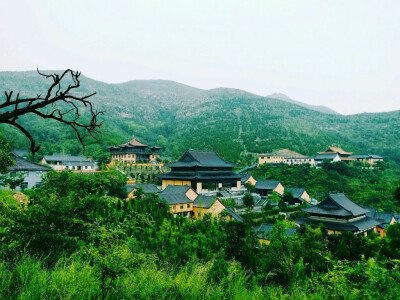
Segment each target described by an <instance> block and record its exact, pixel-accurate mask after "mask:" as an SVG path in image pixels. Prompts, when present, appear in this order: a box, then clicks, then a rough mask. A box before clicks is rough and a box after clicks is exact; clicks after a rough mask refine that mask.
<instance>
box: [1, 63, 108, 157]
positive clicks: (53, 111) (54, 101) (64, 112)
mask: <svg viewBox="0 0 400 300" xmlns="http://www.w3.org/2000/svg"><path fill="white" fill-rule="evenodd" d="M37 71H38V73H39V75H41V76H43V77H45V78H47V79H51V80H52V81H53V82H52V84H51V85H50V87H49V88H48V90H47V91H46V92H45V95H44V96H42V95H41V94H39V95H36V97H27V98H20V96H19V93H17V95H16V96H15V97H13V94H14V92H13V91H10V92H7V91H5V100H4V101H3V102H2V103H0V110H1V113H0V124H9V125H11V126H14V127H16V128H18V129H19V130H20V131H21V132H22V133H23V134H24V135H25V136H26V137H27V138H28V139H29V141H30V143H31V147H30V149H31V152H32V154H34V153H35V152H37V151H38V150H39V148H40V145H38V146H37V145H36V141H35V139H34V138H33V137H32V135H31V133H30V132H29V131H28V130H27V129H26V128H24V127H23V126H22V125H20V124H19V123H18V118H19V117H21V116H23V115H26V114H30V113H31V114H34V115H37V116H39V117H41V118H44V119H52V120H56V121H58V122H60V123H63V124H66V125H68V126H70V127H71V128H72V129H73V130H74V131H75V133H76V135H77V137H78V139H79V142H80V143H81V145H82V147H83V148H84V149H85V145H84V139H85V137H87V136H88V135H90V136H92V137H93V138H94V133H96V132H98V131H97V130H98V128H99V127H100V126H101V125H102V124H103V122H100V121H99V120H98V119H97V118H98V116H99V115H101V114H103V112H102V111H96V110H95V109H94V107H93V105H92V103H91V102H90V101H89V100H87V99H88V98H90V97H92V96H93V95H95V94H96V93H92V94H89V95H86V96H79V95H78V94H74V93H72V92H73V91H74V90H75V89H77V88H79V87H80V80H79V77H80V75H81V73H79V72H74V71H72V70H70V69H68V70H65V71H64V72H63V73H62V74H61V75H59V74H51V75H46V74H43V73H41V72H40V71H39V70H37ZM80 108H89V112H90V120H89V122H86V121H85V120H82V118H80V117H81V113H80Z"/></svg>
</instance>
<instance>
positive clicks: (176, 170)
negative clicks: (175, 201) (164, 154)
mask: <svg viewBox="0 0 400 300" xmlns="http://www.w3.org/2000/svg"><path fill="white" fill-rule="evenodd" d="M167 166H168V167H170V168H171V172H170V173H166V174H162V175H159V177H160V178H161V180H162V190H164V189H165V188H166V187H167V186H169V185H188V186H191V187H192V188H193V189H194V190H195V191H196V192H197V193H201V192H208V191H222V190H239V189H240V188H241V177H242V176H241V175H240V174H236V173H234V172H233V171H232V170H233V167H234V166H235V165H234V164H231V163H228V162H225V161H224V160H223V159H222V158H221V157H220V156H219V155H218V154H217V153H216V152H214V151H196V150H187V151H186V152H185V154H184V155H183V156H182V157H181V159H179V160H178V161H176V162H174V163H171V164H168V165H167Z"/></svg>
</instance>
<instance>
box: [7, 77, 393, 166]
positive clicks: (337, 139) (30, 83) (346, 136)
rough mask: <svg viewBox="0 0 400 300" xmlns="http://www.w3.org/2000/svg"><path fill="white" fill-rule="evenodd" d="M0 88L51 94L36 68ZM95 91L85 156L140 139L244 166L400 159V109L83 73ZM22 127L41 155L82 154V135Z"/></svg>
mask: <svg viewBox="0 0 400 300" xmlns="http://www.w3.org/2000/svg"><path fill="white" fill-rule="evenodd" d="M0 84H1V85H0V90H1V93H2V94H3V91H4V90H7V91H10V90H14V91H15V92H17V91H20V92H21V97H23V96H31V95H36V94H38V93H41V94H43V93H44V92H45V91H47V87H48V86H49V82H48V81H46V80H45V79H44V78H42V77H40V76H39V75H38V74H37V73H36V72H34V71H32V72H0ZM92 92H96V93H97V94H96V95H95V96H94V97H93V98H91V99H92V102H93V104H94V105H95V107H96V109H97V110H104V111H105V113H104V115H103V116H102V120H103V121H104V125H103V126H102V128H101V131H102V134H101V135H98V140H97V141H95V140H88V141H87V151H86V153H85V154H86V155H92V156H94V157H98V156H99V155H101V153H104V152H106V151H107V149H108V147H109V146H111V145H114V144H119V143H122V142H126V141H128V140H130V138H131V136H132V135H135V136H136V137H137V139H138V140H140V141H142V142H144V143H146V144H147V143H148V144H152V145H157V146H161V147H163V148H164V154H165V155H166V156H173V157H174V158H177V157H179V156H180V155H181V154H182V153H183V152H184V151H185V150H186V149H187V148H193V149H214V150H216V151H218V152H219V153H220V154H221V155H222V156H223V157H224V158H225V159H227V160H229V161H235V162H236V161H238V160H241V161H243V160H248V161H249V160H250V159H251V156H249V153H269V152H272V151H275V150H278V149H285V148H287V149H290V150H292V151H296V152H298V153H302V154H304V155H315V153H316V152H317V151H322V150H324V149H325V148H327V146H340V147H342V148H344V149H345V150H347V151H352V152H356V153H373V154H378V155H381V156H384V157H388V158H390V159H393V160H396V161H397V162H400V130H399V120H400V111H393V112H387V113H368V114H359V115H350V116H343V115H338V114H327V113H322V112H319V111H315V110H312V109H309V108H305V107H302V106H299V105H297V104H293V103H289V102H287V101H282V100H279V99H276V98H271V97H262V96H258V95H254V94H251V93H248V92H246V91H242V90H237V89H227V88H218V89H211V90H203V89H198V88H194V87H190V86H187V85H183V84H180V83H177V82H173V81H165V80H135V81H130V82H125V83H121V84H107V83H104V82H100V81H96V80H93V79H90V78H87V77H84V76H82V78H81V88H80V89H79V91H78V94H80V95H86V94H89V93H92ZM3 95H4V94H3ZM0 97H4V96H1V94H0ZM3 99H4V98H3ZM20 122H21V124H22V125H23V126H25V127H26V128H28V129H29V130H31V132H32V133H33V135H34V137H35V138H37V140H38V141H41V142H42V148H41V150H40V151H41V153H39V155H40V154H44V153H52V152H62V151H64V152H65V153H71V154H79V153H81V151H82V149H81V147H80V145H79V143H78V142H77V140H76V138H75V135H74V133H73V132H72V131H71V130H69V129H68V128H66V127H65V126H62V125H61V124H58V123H55V122H51V121H49V120H43V119H40V118H38V117H35V116H30V115H27V116H24V117H21V119H20ZM1 131H2V135H3V137H4V138H5V139H6V140H8V141H9V142H10V143H11V146H12V147H13V148H21V147H26V146H27V145H28V141H27V139H26V138H25V137H24V136H23V135H22V134H21V133H20V132H19V131H18V130H16V129H14V128H11V127H9V126H6V125H3V126H1Z"/></svg>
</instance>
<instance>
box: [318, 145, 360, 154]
mask: <svg viewBox="0 0 400 300" xmlns="http://www.w3.org/2000/svg"><path fill="white" fill-rule="evenodd" d="M318 153H319V154H324V153H339V154H345V155H350V154H353V152H346V151H344V150H343V149H342V148H339V147H332V146H331V147H329V148H328V149H326V150H325V151H324V152H318Z"/></svg>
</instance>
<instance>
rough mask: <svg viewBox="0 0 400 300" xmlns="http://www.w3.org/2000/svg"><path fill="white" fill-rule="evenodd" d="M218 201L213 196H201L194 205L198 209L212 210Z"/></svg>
mask: <svg viewBox="0 0 400 300" xmlns="http://www.w3.org/2000/svg"><path fill="white" fill-rule="evenodd" d="M216 200H217V199H216V198H215V197H213V196H204V195H199V196H198V197H197V198H196V199H195V200H194V201H193V205H194V206H196V207H202V208H210V207H211V206H212V205H213V204H214V202H215V201H216Z"/></svg>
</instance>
